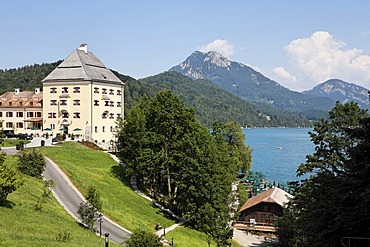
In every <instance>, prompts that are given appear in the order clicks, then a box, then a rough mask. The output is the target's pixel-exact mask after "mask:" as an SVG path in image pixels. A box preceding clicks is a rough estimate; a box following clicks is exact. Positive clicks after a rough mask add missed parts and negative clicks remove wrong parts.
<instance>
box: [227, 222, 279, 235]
mask: <svg viewBox="0 0 370 247" xmlns="http://www.w3.org/2000/svg"><path fill="white" fill-rule="evenodd" d="M233 226H234V227H235V228H236V229H240V230H248V231H260V232H276V227H275V226H274V225H273V224H272V223H263V222H256V223H254V224H251V223H250V222H248V221H234V222H233Z"/></svg>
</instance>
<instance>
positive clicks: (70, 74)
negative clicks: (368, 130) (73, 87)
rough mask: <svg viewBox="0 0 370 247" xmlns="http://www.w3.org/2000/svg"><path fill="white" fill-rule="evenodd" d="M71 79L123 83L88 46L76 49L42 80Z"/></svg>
mask: <svg viewBox="0 0 370 247" xmlns="http://www.w3.org/2000/svg"><path fill="white" fill-rule="evenodd" d="M83 45H85V44H83ZM70 80H86V81H99V82H107V83H115V84H123V82H122V81H121V80H120V79H119V78H118V77H117V76H115V75H114V74H113V72H112V71H111V70H110V69H108V68H107V67H106V66H105V65H104V64H103V63H102V62H101V61H100V60H99V59H98V58H97V57H96V56H95V55H94V54H93V53H92V52H90V51H87V46H86V49H80V48H79V49H76V50H74V51H73V52H72V54H71V55H69V56H68V57H67V58H66V59H65V60H64V61H63V62H62V63H61V64H60V65H59V66H58V67H57V68H55V69H54V70H53V71H52V72H51V73H50V74H49V75H48V76H47V77H46V78H45V79H43V80H42V82H50V81H70Z"/></svg>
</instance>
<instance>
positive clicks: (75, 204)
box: [2, 147, 131, 243]
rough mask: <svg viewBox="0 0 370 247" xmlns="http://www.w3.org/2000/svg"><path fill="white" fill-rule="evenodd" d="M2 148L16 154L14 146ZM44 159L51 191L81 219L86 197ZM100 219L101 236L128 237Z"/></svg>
mask: <svg viewBox="0 0 370 247" xmlns="http://www.w3.org/2000/svg"><path fill="white" fill-rule="evenodd" d="M2 150H3V151H5V152H6V153H7V154H16V152H17V151H16V150H15V148H14V147H13V148H3V149H2ZM45 160H46V168H45V171H44V177H45V179H48V180H49V179H53V180H54V181H55V185H56V186H55V187H54V189H53V191H52V192H53V194H54V196H55V197H56V199H57V200H58V201H59V203H60V204H61V205H62V206H63V207H64V208H65V209H66V210H67V212H68V213H69V214H70V215H71V216H72V217H73V218H75V219H76V220H77V221H79V222H80V221H81V220H80V219H79V215H78V213H77V211H78V208H79V206H80V204H81V203H82V202H85V201H86V199H85V198H84V197H83V196H82V194H81V193H80V192H79V191H78V190H77V189H76V187H75V186H74V185H73V184H72V182H71V181H70V180H69V179H68V177H67V176H66V175H65V174H64V173H63V172H62V171H61V170H60V169H59V167H58V166H57V165H56V164H55V163H54V162H53V161H52V160H50V159H49V158H47V157H45ZM102 219H103V223H102V236H104V234H105V233H109V239H110V240H112V241H114V242H116V243H122V242H124V241H125V240H127V239H128V238H129V236H130V234H131V232H130V231H128V230H126V229H124V228H123V227H121V226H119V225H118V224H116V223H115V222H113V221H112V220H110V219H109V218H107V217H105V216H103V218H102ZM95 228H96V229H97V230H99V228H100V225H99V223H98V222H96V223H95Z"/></svg>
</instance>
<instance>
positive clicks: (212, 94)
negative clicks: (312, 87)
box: [117, 72, 311, 127]
mask: <svg viewBox="0 0 370 247" xmlns="http://www.w3.org/2000/svg"><path fill="white" fill-rule="evenodd" d="M117 76H118V77H120V76H119V75H117ZM164 89H170V90H171V91H172V92H173V93H174V94H175V95H177V96H178V97H179V98H180V99H181V100H182V101H183V102H184V103H185V105H186V106H188V107H193V108H194V110H195V113H196V115H197V117H198V119H199V120H200V121H201V122H202V123H203V124H204V125H206V126H208V127H211V126H212V124H213V123H214V122H215V121H218V122H221V123H226V122H228V121H234V122H236V123H239V124H241V125H242V126H243V127H245V126H248V127H310V126H311V123H310V122H309V121H308V120H307V119H303V118H300V117H298V116H297V115H295V114H289V113H286V112H282V111H277V110H272V109H271V107H270V108H267V109H262V108H261V107H259V106H256V105H254V104H251V103H249V102H247V101H245V100H242V99H240V98H239V97H237V96H235V95H232V94H231V93H229V92H227V91H225V90H223V89H221V88H220V87H219V86H217V85H215V84H214V83H212V82H210V81H209V80H201V79H196V80H193V79H191V78H189V77H187V76H184V75H182V74H180V73H177V72H165V73H161V74H158V75H155V76H150V77H147V78H144V79H140V80H136V81H130V82H129V83H127V84H126V89H125V102H126V103H127V107H129V105H132V104H133V103H135V102H138V101H139V99H140V97H141V96H143V95H147V96H148V97H149V98H151V97H153V96H154V95H155V94H157V93H158V92H159V91H161V90H164Z"/></svg>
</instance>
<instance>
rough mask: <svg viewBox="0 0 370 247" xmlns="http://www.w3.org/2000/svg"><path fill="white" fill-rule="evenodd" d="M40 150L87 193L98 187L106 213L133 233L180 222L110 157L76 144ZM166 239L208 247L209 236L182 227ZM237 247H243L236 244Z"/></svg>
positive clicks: (184, 245)
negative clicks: (135, 187)
mask: <svg viewBox="0 0 370 247" xmlns="http://www.w3.org/2000/svg"><path fill="white" fill-rule="evenodd" d="M40 151H41V152H42V153H43V154H44V155H45V156H47V157H49V158H50V159H52V160H53V161H54V162H55V163H57V164H58V165H59V167H60V168H61V169H62V170H63V171H64V172H65V173H66V174H67V176H68V177H69V178H70V179H71V181H72V182H73V183H74V184H75V185H76V187H77V188H78V189H79V190H80V191H81V192H82V193H83V194H85V192H86V191H87V188H88V186H90V185H93V186H95V187H96V188H97V190H98V191H99V193H100V195H101V199H102V201H103V208H102V212H103V213H104V214H105V215H106V216H108V217H109V218H111V219H112V220H114V221H116V222H117V223H118V224H120V225H121V226H123V227H125V228H127V229H129V230H130V231H135V230H136V229H139V228H140V229H145V230H147V231H151V232H153V233H154V232H155V225H156V224H160V225H161V226H164V227H169V226H171V225H172V224H174V223H175V222H176V221H175V219H173V218H171V217H170V216H168V215H165V214H164V213H163V212H162V211H161V210H160V209H158V208H156V207H154V206H153V204H152V203H151V202H150V201H148V200H146V199H144V198H142V197H140V196H139V195H137V194H136V193H135V191H134V190H133V189H132V188H131V186H130V184H129V182H128V180H127V178H125V176H124V170H123V168H122V167H121V166H120V165H119V164H117V163H116V162H115V161H114V160H113V159H112V158H111V157H110V155H109V154H107V153H104V152H99V151H94V150H91V149H89V148H86V147H85V146H83V145H82V144H80V143H75V142H66V143H64V144H62V145H56V146H51V147H41V148H40ZM166 236H168V237H167V239H168V240H171V238H174V243H175V245H174V246H178V247H188V246H192V247H198V246H199V247H203V246H208V244H207V241H206V239H207V238H206V235H205V234H203V233H201V232H197V231H195V230H192V229H189V228H187V227H180V228H178V229H176V230H175V231H174V232H169V233H167V235H166ZM189 241H190V242H189ZM189 244H190V245H189ZM212 246H213V245H212ZM233 246H234V247H238V246H239V245H237V244H236V243H233Z"/></svg>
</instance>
